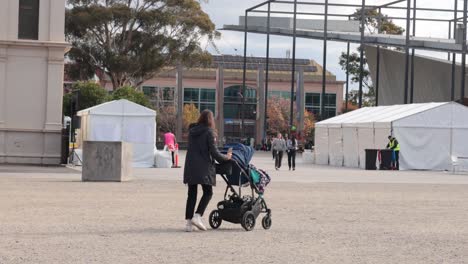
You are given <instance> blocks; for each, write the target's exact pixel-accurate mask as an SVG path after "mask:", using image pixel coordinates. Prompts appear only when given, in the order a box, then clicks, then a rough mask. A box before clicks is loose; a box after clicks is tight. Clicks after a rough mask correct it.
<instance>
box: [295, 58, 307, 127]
mask: <svg viewBox="0 0 468 264" xmlns="http://www.w3.org/2000/svg"><path fill="white" fill-rule="evenodd" d="M296 74H297V84H296V109H297V117H296V118H297V121H298V126H297V132H298V133H299V134H300V135H301V136H303V132H304V111H305V92H304V68H302V67H299V69H298V72H297V73H296Z"/></svg>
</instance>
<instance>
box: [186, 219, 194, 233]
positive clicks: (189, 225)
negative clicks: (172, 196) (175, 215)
mask: <svg viewBox="0 0 468 264" xmlns="http://www.w3.org/2000/svg"><path fill="white" fill-rule="evenodd" d="M192 230H193V226H192V220H187V223H186V224H185V232H192Z"/></svg>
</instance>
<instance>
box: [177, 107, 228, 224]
mask: <svg viewBox="0 0 468 264" xmlns="http://www.w3.org/2000/svg"><path fill="white" fill-rule="evenodd" d="M215 138H216V132H215V121H214V117H213V112H211V111H210V110H204V111H203V112H202V113H201V115H200V117H199V119H198V122H197V123H196V124H192V125H190V129H189V142H188V150H187V156H186V158H185V167H184V184H187V185H188V195H187V205H186V210H185V219H186V221H187V222H186V227H185V231H187V232H191V231H192V229H193V225H194V226H196V227H197V228H198V229H200V230H206V227H205V225H204V224H203V221H202V216H203V213H204V212H205V209H206V207H207V206H208V203H209V202H210V200H211V197H212V196H213V186H216V168H215V161H218V162H220V163H221V162H225V161H228V160H230V159H231V156H232V154H231V153H227V154H226V155H223V154H221V153H220V152H219V151H218V148H217V147H216V143H215V141H216V139H215ZM198 185H201V186H202V189H203V196H202V198H201V199H200V202H199V204H198V208H197V211H196V212H195V214H194V210H195V205H196V202H197V190H198Z"/></svg>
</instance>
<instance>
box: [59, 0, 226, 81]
mask: <svg viewBox="0 0 468 264" xmlns="http://www.w3.org/2000/svg"><path fill="white" fill-rule="evenodd" d="M68 6H69V8H67V10H66V23H65V28H66V36H67V40H68V41H69V42H71V43H72V46H73V47H72V49H71V50H70V52H69V53H68V57H69V58H70V59H71V60H72V61H74V62H76V63H79V64H80V67H82V68H87V70H83V71H82V72H84V73H89V72H96V71H97V70H99V71H101V72H104V73H106V74H107V75H108V76H109V78H110V80H111V81H112V85H113V88H114V90H115V89H117V88H119V87H122V86H125V85H130V86H134V87H136V86H139V85H140V84H142V83H143V82H144V81H146V80H148V79H151V78H153V77H154V76H155V75H156V74H157V73H158V72H159V71H160V70H162V69H163V68H164V67H167V66H174V65H177V64H178V63H181V64H184V65H186V66H193V65H200V64H207V63H209V62H210V59H211V56H210V55H209V53H208V52H207V51H206V50H203V49H202V48H201V46H200V40H201V39H202V38H207V39H208V41H209V43H212V44H213V43H214V42H213V40H214V39H215V38H216V37H218V36H219V33H218V32H217V31H215V25H214V24H213V22H212V21H211V20H210V18H209V16H208V15H207V14H206V13H205V12H203V10H202V9H201V7H200V3H199V2H198V1H196V0H68ZM213 45H214V44H213Z"/></svg>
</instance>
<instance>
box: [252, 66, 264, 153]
mask: <svg viewBox="0 0 468 264" xmlns="http://www.w3.org/2000/svg"><path fill="white" fill-rule="evenodd" d="M257 93H258V103H257V121H256V123H257V133H256V135H255V144H260V143H261V142H262V139H263V138H264V137H265V136H266V131H265V118H266V117H265V66H264V65H263V64H259V65H258V70H257Z"/></svg>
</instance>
